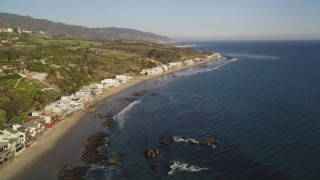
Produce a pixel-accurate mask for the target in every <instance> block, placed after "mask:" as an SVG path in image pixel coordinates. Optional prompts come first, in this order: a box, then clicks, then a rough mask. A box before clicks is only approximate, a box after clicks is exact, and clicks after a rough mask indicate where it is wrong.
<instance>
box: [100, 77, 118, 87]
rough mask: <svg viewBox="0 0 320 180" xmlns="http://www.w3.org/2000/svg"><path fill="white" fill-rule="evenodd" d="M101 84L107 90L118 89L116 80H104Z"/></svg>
mask: <svg viewBox="0 0 320 180" xmlns="http://www.w3.org/2000/svg"><path fill="white" fill-rule="evenodd" d="M101 84H103V85H104V87H105V88H109V87H118V86H119V85H120V82H119V81H118V80H116V79H104V80H102V81H101Z"/></svg>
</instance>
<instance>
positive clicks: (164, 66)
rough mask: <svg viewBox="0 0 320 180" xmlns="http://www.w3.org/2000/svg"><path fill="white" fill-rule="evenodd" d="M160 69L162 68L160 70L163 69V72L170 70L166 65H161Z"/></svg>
mask: <svg viewBox="0 0 320 180" xmlns="http://www.w3.org/2000/svg"><path fill="white" fill-rule="evenodd" d="M161 67H162V69H163V71H164V72H166V71H169V70H170V67H169V66H168V65H165V64H162V65H161Z"/></svg>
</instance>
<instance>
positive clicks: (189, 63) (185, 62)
mask: <svg viewBox="0 0 320 180" xmlns="http://www.w3.org/2000/svg"><path fill="white" fill-rule="evenodd" d="M183 63H184V64H185V65H186V66H190V65H192V64H194V63H195V62H194V60H192V59H190V60H186V61H183Z"/></svg>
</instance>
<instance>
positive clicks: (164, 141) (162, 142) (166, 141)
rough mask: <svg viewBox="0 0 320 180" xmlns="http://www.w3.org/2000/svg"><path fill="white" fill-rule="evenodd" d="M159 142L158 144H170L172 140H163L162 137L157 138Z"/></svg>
mask: <svg viewBox="0 0 320 180" xmlns="http://www.w3.org/2000/svg"><path fill="white" fill-rule="evenodd" d="M159 143H160V144H163V145H169V144H172V142H169V141H168V140H165V139H162V138H161V139H160V140H159Z"/></svg>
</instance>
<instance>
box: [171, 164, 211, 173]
mask: <svg viewBox="0 0 320 180" xmlns="http://www.w3.org/2000/svg"><path fill="white" fill-rule="evenodd" d="M170 169H171V171H169V172H168V174H169V175H170V176H172V175H173V174H174V173H176V172H177V171H186V172H199V171H204V170H209V168H201V167H198V166H194V165H189V164H187V163H181V162H179V161H172V162H171V163H170Z"/></svg>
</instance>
